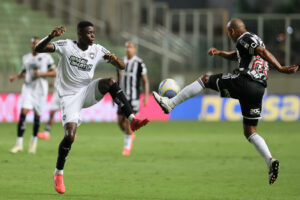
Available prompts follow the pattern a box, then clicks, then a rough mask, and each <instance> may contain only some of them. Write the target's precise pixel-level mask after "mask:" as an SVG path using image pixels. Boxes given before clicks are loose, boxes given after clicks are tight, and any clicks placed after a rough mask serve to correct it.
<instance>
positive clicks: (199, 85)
mask: <svg viewBox="0 0 300 200" xmlns="http://www.w3.org/2000/svg"><path fill="white" fill-rule="evenodd" d="M204 88H205V86H204V84H203V82H202V81H201V79H197V80H196V81H194V82H193V83H191V84H190V85H187V86H186V87H184V88H183V89H182V90H181V91H180V92H179V93H178V94H177V95H176V96H175V97H173V98H172V99H171V104H173V107H175V106H177V105H179V104H181V103H182V102H184V101H186V100H187V99H189V98H192V97H194V96H196V95H197V94H199V93H200V92H201V90H203V89H204Z"/></svg>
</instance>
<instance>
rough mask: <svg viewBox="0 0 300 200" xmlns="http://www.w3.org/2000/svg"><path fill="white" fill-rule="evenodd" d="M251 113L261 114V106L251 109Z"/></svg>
mask: <svg viewBox="0 0 300 200" xmlns="http://www.w3.org/2000/svg"><path fill="white" fill-rule="evenodd" d="M250 115H260V108H252V109H250Z"/></svg>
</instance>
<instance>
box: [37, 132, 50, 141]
mask: <svg viewBox="0 0 300 200" xmlns="http://www.w3.org/2000/svg"><path fill="white" fill-rule="evenodd" d="M37 137H38V138H40V139H42V140H49V139H50V134H49V133H47V132H46V131H44V132H40V133H38V134H37Z"/></svg>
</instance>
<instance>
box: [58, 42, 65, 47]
mask: <svg viewBox="0 0 300 200" xmlns="http://www.w3.org/2000/svg"><path fill="white" fill-rule="evenodd" d="M56 44H57V45H58V46H61V47H62V46H65V45H67V41H58V42H56Z"/></svg>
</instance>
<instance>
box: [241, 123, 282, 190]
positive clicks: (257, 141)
mask: <svg viewBox="0 0 300 200" xmlns="http://www.w3.org/2000/svg"><path fill="white" fill-rule="evenodd" d="M253 123H254V124H253ZM251 124H252V125H251ZM255 124H257V120H249V119H244V123H243V126H244V135H245V137H246V138H247V139H248V141H249V142H250V143H251V144H253V146H254V147H255V149H256V150H257V151H258V152H259V154H260V155H261V156H262V157H263V158H264V160H265V161H266V164H267V167H268V169H269V172H268V173H269V184H273V183H274V182H275V181H276V179H277V177H278V169H279V161H278V160H276V159H275V158H273V157H272V155H271V152H270V150H269V148H268V145H267V144H266V142H265V140H264V139H263V138H262V137H261V136H260V135H259V134H258V133H257V126H256V125H255Z"/></svg>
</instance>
